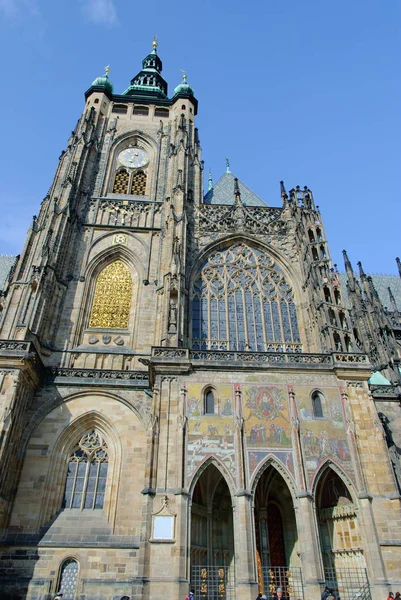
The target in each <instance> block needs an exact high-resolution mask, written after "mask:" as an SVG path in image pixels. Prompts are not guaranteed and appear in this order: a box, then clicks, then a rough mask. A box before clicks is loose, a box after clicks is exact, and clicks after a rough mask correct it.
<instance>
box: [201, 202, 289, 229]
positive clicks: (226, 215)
mask: <svg viewBox="0 0 401 600" xmlns="http://www.w3.org/2000/svg"><path fill="white" fill-rule="evenodd" d="M281 214H282V209H281V208H269V207H266V208H265V207H260V206H244V205H243V204H237V205H233V206H216V205H211V204H206V205H202V206H200V207H199V208H198V209H197V217H198V227H199V232H201V233H206V232H211V231H213V232H220V233H225V232H229V231H238V227H240V228H241V231H247V232H250V233H253V234H258V233H259V234H267V233H281V234H284V233H285V232H286V225H285V223H284V222H283V221H281V220H280V217H281Z"/></svg>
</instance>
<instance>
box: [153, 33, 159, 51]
mask: <svg viewBox="0 0 401 600" xmlns="http://www.w3.org/2000/svg"><path fill="white" fill-rule="evenodd" d="M158 45H159V44H158V43H157V35H154V36H153V42H152V47H153V48H154V49H155V50H156V48H157V46H158Z"/></svg>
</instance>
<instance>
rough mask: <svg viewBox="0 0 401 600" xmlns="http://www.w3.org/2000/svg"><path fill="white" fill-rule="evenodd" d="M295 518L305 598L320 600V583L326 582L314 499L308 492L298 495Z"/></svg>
mask: <svg viewBox="0 0 401 600" xmlns="http://www.w3.org/2000/svg"><path fill="white" fill-rule="evenodd" d="M295 516H296V521H297V528H298V539H299V545H300V559H301V567H302V578H303V583H304V586H305V592H306V593H305V597H306V598H320V594H321V587H320V583H319V582H320V581H323V580H324V574H323V565H322V560H321V552H320V543H319V534H318V527H317V522H316V516H315V511H314V504H313V497H312V495H311V494H309V493H308V492H301V493H300V494H299V495H298V506H297V507H295Z"/></svg>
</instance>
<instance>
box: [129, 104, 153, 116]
mask: <svg viewBox="0 0 401 600" xmlns="http://www.w3.org/2000/svg"><path fill="white" fill-rule="evenodd" d="M132 114H134V115H142V116H148V114H149V109H148V107H147V106H134V110H133V111H132Z"/></svg>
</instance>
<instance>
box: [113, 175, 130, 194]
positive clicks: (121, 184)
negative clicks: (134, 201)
mask: <svg viewBox="0 0 401 600" xmlns="http://www.w3.org/2000/svg"><path fill="white" fill-rule="evenodd" d="M128 183H129V174H128V171H126V170H125V169H121V170H120V171H118V172H117V173H116V177H115V179H114V185H113V194H128Z"/></svg>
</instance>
